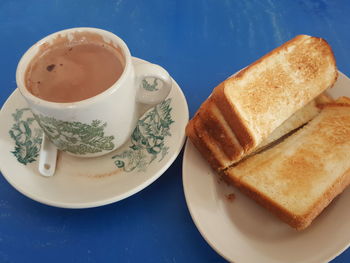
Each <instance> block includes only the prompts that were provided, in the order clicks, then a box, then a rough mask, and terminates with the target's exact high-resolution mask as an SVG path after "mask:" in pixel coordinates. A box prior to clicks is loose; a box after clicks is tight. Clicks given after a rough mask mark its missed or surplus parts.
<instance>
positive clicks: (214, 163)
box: [185, 114, 225, 171]
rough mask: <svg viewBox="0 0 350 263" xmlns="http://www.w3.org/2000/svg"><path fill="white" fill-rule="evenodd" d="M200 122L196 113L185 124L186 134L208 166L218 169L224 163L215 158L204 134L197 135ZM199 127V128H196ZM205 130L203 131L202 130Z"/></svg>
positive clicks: (222, 166)
mask: <svg viewBox="0 0 350 263" xmlns="http://www.w3.org/2000/svg"><path fill="white" fill-rule="evenodd" d="M201 125H202V123H201V120H200V119H199V115H198V114H196V115H195V116H194V117H193V119H192V120H191V121H190V122H189V123H188V124H187V126H186V131H185V132H186V135H187V136H188V138H190V140H191V142H192V143H193V145H194V146H195V147H196V148H197V150H198V151H199V152H200V153H201V155H202V156H203V157H204V158H205V159H206V160H207V162H208V163H209V164H210V166H211V167H212V168H213V169H214V170H216V171H219V170H221V169H223V168H224V167H225V164H224V163H222V160H221V159H219V158H217V157H216V155H215V154H214V153H213V151H212V150H211V149H210V148H209V146H208V144H207V143H206V141H205V140H204V138H203V136H205V134H203V133H202V134H200V135H198V132H197V130H198V129H199V128H200V127H201ZM198 127H199V128H198ZM203 132H205V131H203Z"/></svg>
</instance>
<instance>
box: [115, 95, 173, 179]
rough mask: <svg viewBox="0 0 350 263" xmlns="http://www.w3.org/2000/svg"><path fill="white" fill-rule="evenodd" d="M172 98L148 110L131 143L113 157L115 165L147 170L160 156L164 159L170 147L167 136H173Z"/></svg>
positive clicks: (125, 168)
mask: <svg viewBox="0 0 350 263" xmlns="http://www.w3.org/2000/svg"><path fill="white" fill-rule="evenodd" d="M170 104H171V99H167V100H165V101H163V102H162V103H160V104H158V105H157V106H155V107H154V108H153V109H152V110H150V111H149V112H147V113H146V114H145V115H144V116H143V117H142V118H141V119H140V120H139V121H138V123H137V126H136V128H135V130H134V132H133V133H132V135H131V138H130V140H131V145H130V146H129V147H128V149H127V150H125V151H123V152H122V153H119V154H116V155H114V156H113V157H112V159H116V160H115V161H114V163H115V165H116V166H117V167H119V168H122V169H123V170H124V171H125V172H131V171H134V170H135V169H136V170H137V171H145V170H146V168H147V166H148V165H149V164H150V163H152V162H153V161H154V160H156V159H157V158H158V162H160V161H161V160H163V158H164V156H165V155H166V154H167V153H168V150H169V147H168V146H166V144H165V138H166V137H167V136H171V133H170V126H171V124H172V123H174V121H173V120H172V117H171V110H172V108H171V105H170Z"/></svg>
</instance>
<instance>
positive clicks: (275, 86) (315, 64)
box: [212, 35, 337, 152]
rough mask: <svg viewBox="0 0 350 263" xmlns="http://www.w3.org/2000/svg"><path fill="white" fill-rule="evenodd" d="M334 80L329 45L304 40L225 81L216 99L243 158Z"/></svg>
mask: <svg viewBox="0 0 350 263" xmlns="http://www.w3.org/2000/svg"><path fill="white" fill-rule="evenodd" d="M336 79H337V69H336V65H335V59H334V56H333V52H332V50H331V48H330V46H329V45H328V44H327V42H326V41H325V40H323V39H321V38H316V37H311V36H306V35H300V36H297V37H295V38H294V39H292V40H290V41H288V42H286V43H285V44H283V45H282V46H280V47H278V48H276V49H275V50H273V51H271V52H270V53H268V54H267V55H265V56H263V57H262V58H261V59H259V60H258V61H256V62H255V63H253V64H251V65H250V66H248V67H246V68H245V69H243V70H242V71H240V72H239V73H238V74H236V75H234V76H232V77H231V78H229V79H227V80H225V81H224V82H223V83H221V84H220V85H219V86H218V87H216V88H215V89H214V92H213V94H212V99H213V100H214V101H215V102H216V105H217V106H218V107H219V109H220V111H221V113H222V114H223V116H224V118H225V119H226V121H227V123H228V124H229V125H230V127H231V129H232V130H233V132H234V133H235V135H236V137H237V139H238V141H239V142H240V145H241V146H242V147H243V149H244V150H245V152H251V151H252V150H253V149H254V148H256V147H257V146H258V145H259V144H260V143H261V142H263V141H264V140H265V139H266V138H267V137H268V136H269V135H270V134H271V133H272V132H273V131H274V130H275V129H276V128H277V127H279V126H280V125H281V124H282V123H283V122H284V121H285V120H287V119H288V118H289V117H290V116H291V115H292V114H294V113H295V112H296V111H297V110H299V109H301V108H302V107H303V106H305V105H306V104H307V103H309V102H310V101H311V100H312V99H314V98H315V97H317V96H318V95H320V94H321V93H322V92H323V91H325V90H326V89H327V88H330V87H332V86H333V84H334V83H335V81H336Z"/></svg>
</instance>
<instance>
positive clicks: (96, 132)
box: [34, 114, 114, 155]
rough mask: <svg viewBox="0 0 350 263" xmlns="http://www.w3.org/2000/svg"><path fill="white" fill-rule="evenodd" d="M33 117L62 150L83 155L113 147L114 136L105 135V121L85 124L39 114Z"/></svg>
mask: <svg viewBox="0 0 350 263" xmlns="http://www.w3.org/2000/svg"><path fill="white" fill-rule="evenodd" d="M34 117H35V118H36V120H37V121H38V123H39V125H40V127H41V128H42V129H43V130H44V131H45V134H46V135H47V136H48V137H49V139H50V140H51V141H52V142H53V143H54V144H55V145H56V146H57V148H58V149H60V150H62V151H66V152H70V153H73V154H79V155H84V154H87V153H98V152H102V151H109V150H112V149H113V148H114V144H113V142H112V141H113V139H114V136H105V132H104V129H105V128H106V126H107V123H102V121H100V120H93V121H92V122H91V124H86V123H81V122H77V121H75V122H68V121H62V120H57V119H55V118H53V117H49V116H44V115H41V114H39V115H37V114H34Z"/></svg>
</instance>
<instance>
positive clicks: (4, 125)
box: [0, 58, 188, 208]
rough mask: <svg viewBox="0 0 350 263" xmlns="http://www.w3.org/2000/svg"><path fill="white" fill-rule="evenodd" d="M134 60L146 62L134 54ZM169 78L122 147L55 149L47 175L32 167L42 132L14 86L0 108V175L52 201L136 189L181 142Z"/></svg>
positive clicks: (82, 201) (100, 200)
mask: <svg viewBox="0 0 350 263" xmlns="http://www.w3.org/2000/svg"><path fill="white" fill-rule="evenodd" d="M134 62H135V63H148V62H145V61H142V60H140V59H136V58H134ZM148 81H149V80H148ZM150 83H151V84H152V82H150ZM173 84H174V85H173V88H172V90H171V92H170V94H169V96H168V98H167V99H166V100H165V101H164V102H162V103H161V104H159V105H157V106H156V107H154V108H152V109H150V110H149V111H148V112H146V113H145V114H144V115H143V116H142V117H141V118H140V120H139V122H138V129H135V131H134V133H133V135H132V136H131V138H130V140H129V141H128V142H127V143H126V144H125V145H124V146H123V147H122V148H120V149H118V150H116V151H114V152H112V153H110V154H108V155H104V156H102V157H97V158H76V157H72V156H70V155H68V154H66V153H63V152H59V155H58V160H57V168H56V172H55V175H54V176H53V177H50V178H47V177H43V176H41V175H40V174H39V172H38V158H39V149H40V143H41V134H42V132H41V130H40V128H39V127H38V125H37V123H36V122H35V121H34V119H33V116H32V114H31V112H30V110H29V109H28V108H27V104H26V102H25V100H24V99H23V98H22V96H21V94H20V93H19V91H18V90H15V91H14V92H13V94H12V95H11V96H10V97H9V98H8V100H7V101H6V103H5V104H4V106H3V107H2V109H1V112H0V156H1V158H0V169H1V172H2V174H3V176H4V177H5V178H6V180H7V181H8V182H9V183H10V184H11V185H12V186H13V187H14V188H16V189H17V190H18V191H19V192H21V193H22V194H24V195H26V196H28V197H29V198H32V199H34V200H36V201H38V202H41V203H44V204H47V205H51V206H57V207H65V208H87V207H96V206H101V205H106V204H109V203H113V202H116V201H119V200H122V199H124V198H126V197H128V196H131V195H133V194H135V193H137V192H138V191H140V190H142V189H144V188H145V187H147V186H148V185H150V184H151V183H152V182H154V181H155V180H156V179H157V178H158V177H160V176H161V175H162V174H163V173H164V172H165V171H166V170H167V168H168V167H169V166H170V165H171V164H172V163H173V161H174V160H175V158H176V157H177V156H178V154H179V152H180V150H181V148H182V146H183V143H184V139H185V126H186V123H187V122H188V106H187V102H186V99H185V97H184V95H183V93H182V91H181V89H180V87H179V86H178V85H177V83H176V82H175V81H174V80H173ZM156 136H157V137H156ZM141 137H142V138H143V139H146V140H147V142H148V143H147V144H146V145H145V144H144V142H143V141H142V142H141ZM147 145H148V146H147Z"/></svg>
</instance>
